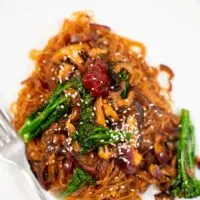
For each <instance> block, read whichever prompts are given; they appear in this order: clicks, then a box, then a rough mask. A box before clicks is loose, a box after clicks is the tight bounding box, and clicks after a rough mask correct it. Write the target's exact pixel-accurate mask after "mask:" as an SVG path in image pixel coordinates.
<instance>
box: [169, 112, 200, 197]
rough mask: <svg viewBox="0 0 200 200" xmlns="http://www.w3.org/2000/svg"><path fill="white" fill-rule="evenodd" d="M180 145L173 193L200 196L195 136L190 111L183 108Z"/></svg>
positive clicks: (184, 195) (179, 195)
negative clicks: (196, 170) (195, 170)
mask: <svg viewBox="0 0 200 200" xmlns="http://www.w3.org/2000/svg"><path fill="white" fill-rule="evenodd" d="M180 126H181V127H180V141H179V145H178V152H177V159H178V174H177V176H176V179H175V180H174V181H173V183H172V188H171V191H172V194H173V195H174V196H178V197H180V198H181V197H184V198H194V197H197V196H200V181H199V180H197V179H196V178H195V176H194V160H195V138H194V127H193V125H192V123H191V120H190V115H189V111H188V110H185V109H182V112H181V119H180Z"/></svg>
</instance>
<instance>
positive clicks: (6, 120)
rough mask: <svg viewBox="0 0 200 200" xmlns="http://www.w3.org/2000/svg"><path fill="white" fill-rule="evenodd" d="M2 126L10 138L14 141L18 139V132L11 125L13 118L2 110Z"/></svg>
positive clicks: (0, 112)
mask: <svg viewBox="0 0 200 200" xmlns="http://www.w3.org/2000/svg"><path fill="white" fill-rule="evenodd" d="M0 125H1V127H2V128H3V129H4V131H5V132H6V133H7V135H9V137H10V138H12V139H14V138H16V137H17V135H16V131H15V130H14V128H13V127H12V124H11V118H10V117H9V115H8V113H6V112H5V111H4V110H2V109H0Z"/></svg>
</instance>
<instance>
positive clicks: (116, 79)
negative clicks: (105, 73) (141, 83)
mask: <svg viewBox="0 0 200 200" xmlns="http://www.w3.org/2000/svg"><path fill="white" fill-rule="evenodd" d="M117 63H121V62H120V61H116V62H111V63H109V73H110V77H111V80H112V81H111V82H112V83H114V85H119V84H120V82H121V81H124V82H125V88H124V89H123V91H122V92H121V97H122V99H126V98H127V96H128V91H129V87H130V85H129V80H128V79H129V75H128V72H127V70H125V69H123V70H121V72H120V73H118V74H115V73H114V72H113V67H114V66H115V65H116V64H117Z"/></svg>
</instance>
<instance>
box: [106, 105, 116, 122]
mask: <svg viewBox="0 0 200 200" xmlns="http://www.w3.org/2000/svg"><path fill="white" fill-rule="evenodd" d="M103 109H104V113H105V116H106V117H108V118H112V119H113V120H114V121H115V122H117V121H119V116H118V114H117V112H116V111H115V110H114V109H113V108H112V106H110V105H109V104H107V103H106V104H103Z"/></svg>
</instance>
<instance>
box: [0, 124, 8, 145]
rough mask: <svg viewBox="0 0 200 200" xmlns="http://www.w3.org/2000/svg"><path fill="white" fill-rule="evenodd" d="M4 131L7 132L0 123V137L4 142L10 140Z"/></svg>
mask: <svg viewBox="0 0 200 200" xmlns="http://www.w3.org/2000/svg"><path fill="white" fill-rule="evenodd" d="M6 133H7V131H6V130H5V129H4V127H3V126H2V125H1V124H0V138H1V141H2V142H4V143H9V142H10V138H9V136H8V135H7V134H6Z"/></svg>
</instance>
